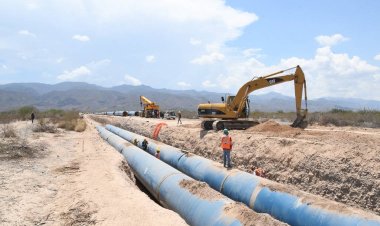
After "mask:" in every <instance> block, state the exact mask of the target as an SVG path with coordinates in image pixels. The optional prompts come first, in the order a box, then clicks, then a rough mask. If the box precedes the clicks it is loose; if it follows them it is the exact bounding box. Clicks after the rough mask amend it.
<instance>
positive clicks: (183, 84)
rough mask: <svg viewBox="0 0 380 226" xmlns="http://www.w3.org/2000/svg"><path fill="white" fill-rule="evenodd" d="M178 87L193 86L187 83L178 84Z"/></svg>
mask: <svg viewBox="0 0 380 226" xmlns="http://www.w3.org/2000/svg"><path fill="white" fill-rule="evenodd" d="M177 85H178V86H180V87H181V88H188V87H190V86H191V84H190V83H187V82H177Z"/></svg>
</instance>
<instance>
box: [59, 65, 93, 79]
mask: <svg viewBox="0 0 380 226" xmlns="http://www.w3.org/2000/svg"><path fill="white" fill-rule="evenodd" d="M90 74H91V71H90V69H88V68H87V67H86V66H80V67H78V68H76V69H74V70H72V71H64V72H63V73H62V74H60V75H58V77H57V78H58V79H59V80H73V79H76V78H78V77H82V76H84V75H90Z"/></svg>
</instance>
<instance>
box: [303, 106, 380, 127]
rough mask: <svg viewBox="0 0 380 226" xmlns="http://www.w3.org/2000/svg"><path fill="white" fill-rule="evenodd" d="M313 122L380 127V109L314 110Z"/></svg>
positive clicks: (311, 116)
mask: <svg viewBox="0 0 380 226" xmlns="http://www.w3.org/2000/svg"><path fill="white" fill-rule="evenodd" d="M309 122H310V123H311V124H319V125H334V126H360V127H370V128H379V127H380V111H374V110H361V111H357V112H354V111H348V110H341V109H333V110H331V111H329V112H314V113H312V114H310V116H309Z"/></svg>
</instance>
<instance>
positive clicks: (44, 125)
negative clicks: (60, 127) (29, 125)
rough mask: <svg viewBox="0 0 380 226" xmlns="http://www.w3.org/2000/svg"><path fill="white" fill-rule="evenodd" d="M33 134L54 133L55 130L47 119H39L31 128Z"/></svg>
mask: <svg viewBox="0 0 380 226" xmlns="http://www.w3.org/2000/svg"><path fill="white" fill-rule="evenodd" d="M33 132H46V133H56V132H57V128H56V127H55V125H54V124H53V123H51V122H50V121H49V120H48V119H46V118H41V119H39V120H37V123H36V125H35V126H34V127H33Z"/></svg>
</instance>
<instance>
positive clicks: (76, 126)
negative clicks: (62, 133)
mask: <svg viewBox="0 0 380 226" xmlns="http://www.w3.org/2000/svg"><path fill="white" fill-rule="evenodd" d="M32 112H34V113H35V115H36V126H35V127H34V128H33V131H34V132H49V133H55V132H57V129H56V128H57V127H58V128H62V129H65V130H70V131H77V132H82V131H84V130H85V129H86V126H87V125H86V122H85V121H84V120H83V119H82V118H81V117H80V115H79V112H78V111H75V110H71V111H64V110H60V109H49V110H46V111H39V110H38V109H36V108H35V107H31V106H27V107H22V108H20V109H18V110H13V111H7V112H0V123H5V124H8V123H10V122H13V121H25V120H30V117H31V114H32ZM6 129H7V130H6V131H7V136H11V135H12V134H11V132H12V130H11V128H10V127H7V128H6ZM3 131H5V130H3ZM3 133H4V132H3ZM8 134H9V135H8Z"/></svg>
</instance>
